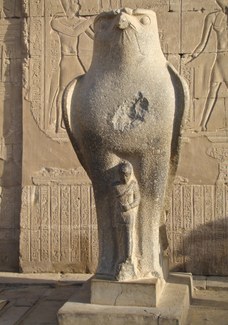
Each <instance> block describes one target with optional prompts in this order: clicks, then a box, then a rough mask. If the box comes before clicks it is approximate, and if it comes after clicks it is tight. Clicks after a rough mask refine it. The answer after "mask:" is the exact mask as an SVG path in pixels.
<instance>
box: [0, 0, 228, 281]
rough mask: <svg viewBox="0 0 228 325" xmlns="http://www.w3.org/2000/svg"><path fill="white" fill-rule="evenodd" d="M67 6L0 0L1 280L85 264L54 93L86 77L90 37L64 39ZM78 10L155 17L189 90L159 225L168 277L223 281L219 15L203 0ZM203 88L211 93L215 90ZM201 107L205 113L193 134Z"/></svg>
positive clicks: (93, 252) (80, 206)
mask: <svg viewBox="0 0 228 325" xmlns="http://www.w3.org/2000/svg"><path fill="white" fill-rule="evenodd" d="M67 1H68V0H65V1H62V3H61V1H60V0H49V1H48V0H46V1H45V0H23V1H22V0H14V1H13V0H0V18H1V19H0V27H1V28H0V30H1V31H0V58H1V59H0V94H1V99H2V100H1V104H0V105H1V106H0V123H1V128H0V220H1V223H0V252H1V253H0V271H1V270H17V269H18V267H20V269H21V270H22V271H24V272H60V271H62V272H92V271H94V269H95V267H96V261H97V254H98V247H97V224H96V212H95V203H94V199H93V192H92V187H91V183H90V180H89V179H88V177H87V175H86V173H85V172H84V170H83V168H82V167H81V166H80V163H79V161H78V159H77V157H76V156H75V153H74V152H73V149H72V148H71V145H70V143H69V140H68V137H67V134H66V132H65V129H64V128H62V124H61V96H62V87H63V86H66V85H67V83H68V82H69V81H71V79H72V78H73V77H74V76H77V75H80V74H81V73H83V71H86V70H87V69H88V67H89V64H90V62H91V57H92V46H93V40H92V39H91V38H90V36H89V35H88V34H86V33H82V34H81V35H80V36H79V37H76V36H74V32H75V30H76V24H74V23H72V20H70V18H69V17H67V13H66V6H67ZM80 4H81V10H80V16H81V17H87V16H92V15H96V14H98V13H99V12H101V11H103V10H110V9H115V8H117V7H124V6H128V7H131V8H136V7H143V8H146V9H153V10H154V11H155V12H156V14H157V18H158V27H159V36H160V40H161V45H162V50H163V53H164V55H165V56H166V58H167V60H169V62H171V63H172V64H173V65H174V66H175V68H176V69H177V70H178V71H179V73H180V74H181V75H182V76H183V77H184V78H185V79H186V81H187V83H188V85H189V89H190V112H189V116H188V121H187V124H186V126H185V129H184V131H183V134H182V137H183V144H182V149H181V155H180V164H179V168H178V175H177V177H176V180H175V186H174V190H173V193H172V198H171V208H170V211H169V214H168V216H167V221H166V222H167V230H168V239H169V244H170V247H169V251H170V268H171V269H172V270H181V271H188V272H192V273H194V274H205V275H208V274H210V275H228V264H227V263H228V203H227V202H228V187H227V184H228V92H227V85H226V84H225V82H224V81H225V80H224V78H225V77H224V76H223V74H222V72H221V71H223V70H225V63H224V62H226V67H227V64H228V53H227V52H228V48H227V45H226V49H225V50H223V51H222V52H223V53H222V56H221V51H220V44H221V43H223V42H224V39H223V38H224V35H223V34H222V33H220V32H219V31H220V30H221V29H222V28H223V27H224V26H225V27H226V25H224V24H226V16H225V14H224V13H223V12H222V10H221V8H220V7H219V6H218V5H217V4H216V2H215V1H214V0H160V1H159V0H122V1H121V0H97V1H95V0H93V1H92V0H90V1H88V0H80ZM209 14H210V16H209V17H211V20H212V21H213V24H212V25H211V26H210V30H208V31H207V30H206V27H205V33H207V32H208V35H207V37H206V41H205V43H204V44H203V51H202V53H201V54H200V55H199V56H198V57H197V58H195V59H194V60H191V56H190V54H191V53H192V52H193V51H194V50H195V48H196V47H197V46H198V45H199V43H200V40H201V36H202V32H203V26H204V24H205V19H208V18H206V17H208V15H209ZM69 35H70V36H69ZM75 35H76V34H75ZM69 38H70V39H69ZM226 42H227V40H226ZM72 46H73V47H74V48H75V49H77V51H73V53H72V51H71V47H72ZM212 84H216V85H217V86H219V89H216V91H215V92H214V93H213V89H212V88H213V85H212ZM209 91H210V95H208V94H209ZM206 102H207V105H209V104H211V106H212V110H211V111H210V114H209V118H208V120H207V124H206V129H205V130H202V129H201V128H199V125H200V123H201V124H202V123H203V121H202V116H203V114H204V112H205V107H206V106H207V105H206ZM208 103H209V104H208ZM19 256H20V258H19Z"/></svg>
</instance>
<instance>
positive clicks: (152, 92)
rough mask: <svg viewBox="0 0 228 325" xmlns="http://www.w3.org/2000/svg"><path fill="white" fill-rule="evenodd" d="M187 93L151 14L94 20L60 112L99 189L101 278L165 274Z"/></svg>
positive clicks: (104, 16) (125, 13) (134, 12)
mask: <svg viewBox="0 0 228 325" xmlns="http://www.w3.org/2000/svg"><path fill="white" fill-rule="evenodd" d="M136 62H137V66H135V63H136ZM117 87H118V88H117ZM187 94H188V91H187V87H186V85H185V83H184V81H183V80H182V79H181V78H180V76H179V75H178V74H177V72H176V71H175V70H174V68H173V67H172V66H171V65H169V64H168V63H167V62H166V60H165V58H164V56H163V54H162V51H161V48H160V42H159V37H158V30H157V20H156V15H155V13H154V12H153V11H150V10H144V9H136V10H132V9H128V8H125V9H122V10H117V11H112V12H108V13H102V14H101V15H99V16H98V17H97V19H96V21H95V42H94V53H93V60H92V64H91V67H90V69H89V70H88V72H87V73H86V74H85V75H84V76H83V77H80V78H79V79H75V80H74V81H72V83H71V84H70V85H69V86H68V88H67V89H66V91H65V95H64V101H63V111H64V114H65V115H64V120H65V124H66V128H67V131H68V134H69V137H70V139H71V141H72V144H73V146H74V149H75V151H76V153H77V155H78V158H79V160H80V162H81V163H82V165H83V167H84V168H85V170H86V171H87V173H88V175H89V177H90V178H91V180H92V184H93V188H94V194H95V200H96V210H97V217H98V229H99V233H98V238H99V262H98V270H97V275H99V277H101V278H102V277H103V278H116V279H118V280H129V279H137V278H138V279H140V278H149V277H153V276H155V277H156V276H158V277H162V278H163V277H164V274H163V270H162V262H161V261H162V254H163V252H162V251H161V249H160V239H159V225H160V222H161V215H162V214H163V213H164V209H165V200H166V194H167V192H168V191H169V188H170V186H171V183H172V180H173V177H174V174H175V170H176V164H177V160H178V154H179V149H178V144H179V141H180V139H179V137H180V130H181V127H182V124H183V123H184V115H185V114H186V111H187V98H188V96H187ZM91 117H92V118H91ZM135 139H136V140H135Z"/></svg>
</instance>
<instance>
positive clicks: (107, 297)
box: [91, 278, 165, 307]
mask: <svg viewBox="0 0 228 325" xmlns="http://www.w3.org/2000/svg"><path fill="white" fill-rule="evenodd" d="M164 286H165V281H164V280H161V279H157V278H152V279H144V280H137V281H131V282H124V281H104V280H96V279H94V280H92V282H91V304H95V305H110V306H129V307H130V306H136V307H156V306H157V305H158V302H159V298H160V296H161V293H162V290H163V288H164Z"/></svg>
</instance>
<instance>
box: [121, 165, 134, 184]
mask: <svg viewBox="0 0 228 325" xmlns="http://www.w3.org/2000/svg"><path fill="white" fill-rule="evenodd" d="M132 171H133V168H132V165H131V164H130V163H129V162H127V161H124V162H122V163H121V164H120V167H119V172H120V180H121V182H122V183H125V184H127V183H128V182H129V180H130V178H131V175H132Z"/></svg>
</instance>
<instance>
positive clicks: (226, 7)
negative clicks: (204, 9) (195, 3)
mask: <svg viewBox="0 0 228 325" xmlns="http://www.w3.org/2000/svg"><path fill="white" fill-rule="evenodd" d="M215 1H216V3H217V4H218V5H219V7H220V8H222V11H224V12H225V13H227V11H228V0H215Z"/></svg>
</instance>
